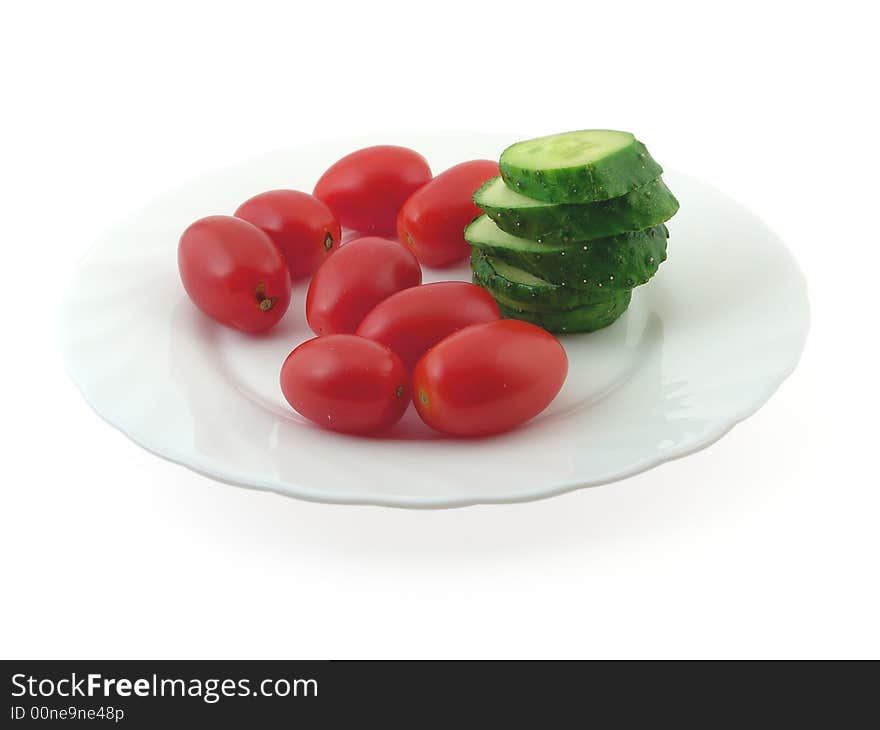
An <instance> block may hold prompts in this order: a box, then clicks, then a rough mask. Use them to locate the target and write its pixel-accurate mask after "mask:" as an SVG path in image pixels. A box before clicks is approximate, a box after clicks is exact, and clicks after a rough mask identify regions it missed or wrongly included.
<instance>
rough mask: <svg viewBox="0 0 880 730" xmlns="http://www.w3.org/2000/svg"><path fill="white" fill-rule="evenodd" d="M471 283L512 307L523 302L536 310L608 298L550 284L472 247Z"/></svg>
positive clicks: (566, 307)
mask: <svg viewBox="0 0 880 730" xmlns="http://www.w3.org/2000/svg"><path fill="white" fill-rule="evenodd" d="M471 269H473V272H474V283H475V284H478V285H480V286H481V287H483V288H484V289H486V290H488V291H489V293H490V294H492V296H493V297H495V299H496V300H497V301H498V302H499V303H504V304H508V305H509V306H511V307H518V306H524V307H526V308H527V309H531V310H534V311H536V312H554V311H558V310H560V309H575V308H576V307H583V306H586V305H588V304H594V303H596V302H598V301H603V300H605V299H608V296H609V295H608V293H607V292H604V291H602V290H601V289H599V290H596V291H586V292H584V291H577V290H576V289H570V288H568V287H565V286H559V285H558V284H553V283H551V282H549V281H546V280H545V279H542V278H540V277H538V276H535V275H534V274H530V273H529V272H528V271H523V270H522V269H518V268H516V267H515V266H511V265H510V264H508V263H507V262H505V261H501V260H500V259H496V258H494V257H492V256H489V255H487V254H486V253H485V252H483V251H482V250H481V249H479V248H474V249H473V251H471Z"/></svg>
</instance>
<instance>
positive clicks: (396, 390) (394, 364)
mask: <svg viewBox="0 0 880 730" xmlns="http://www.w3.org/2000/svg"><path fill="white" fill-rule="evenodd" d="M281 391H282V392H283V393H284V397H285V398H286V399H287V402H288V403H290V405H291V406H293V408H294V409H295V410H296V411H297V412H298V413H300V414H301V415H302V416H305V417H306V418H308V419H309V420H310V421H314V422H315V423H317V424H318V425H319V426H323V427H324V428H329V429H331V430H333V431H344V432H346V433H372V432H374V431H381V430H384V429H386V428H389V427H390V426H393V425H394V424H395V423H397V422H398V421H399V420H400V417H401V416H402V415H403V412H404V411H405V410H406V408H407V406H408V405H409V400H410V391H409V373H408V372H407V370H406V368H405V367H404V366H403V363H402V362H401V361H400V358H399V357H397V355H395V354H394V353H393V352H392V351H391V350H389V349H388V348H387V347H385V345H381V344H379V343H378V342H374V341H373V340H368V339H366V338H364V337H356V336H355V335H325V336H324V337H315V338H314V339H311V340H307V341H306V342H303V343H302V344H301V345H300V346H299V347H297V348H296V349H295V350H294V351H293V352H291V353H290V354H289V355H288V356H287V359H286V360H285V361H284V365H282V367H281Z"/></svg>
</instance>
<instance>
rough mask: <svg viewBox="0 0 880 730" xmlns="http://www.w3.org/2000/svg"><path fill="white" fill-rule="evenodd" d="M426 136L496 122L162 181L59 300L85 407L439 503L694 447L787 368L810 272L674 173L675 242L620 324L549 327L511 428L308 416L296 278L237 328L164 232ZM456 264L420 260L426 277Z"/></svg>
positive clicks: (745, 410)
mask: <svg viewBox="0 0 880 730" xmlns="http://www.w3.org/2000/svg"><path fill="white" fill-rule="evenodd" d="M389 141H390V142H393V143H396V144H406V145H410V146H412V147H414V148H416V149H419V150H420V151H422V152H423V153H424V154H425V155H426V156H427V157H428V159H429V161H430V162H431V165H432V167H433V169H435V170H438V171H439V170H442V169H445V168H446V167H448V166H450V165H452V164H454V163H456V162H460V161H462V160H466V159H470V158H474V157H485V158H490V159H493V158H497V157H498V155H499V153H500V151H501V150H502V149H503V148H504V147H505V146H506V145H507V144H509V143H510V142H511V141H512V140H511V138H508V137H504V138H501V137H497V136H478V135H468V136H463V135H462V136H456V135H445V136H435V137H403V138H401V137H399V136H397V137H395V139H393V140H348V141H343V142H338V143H332V144H323V145H319V146H312V147H308V148H303V149H299V150H294V151H290V152H285V153H279V154H274V155H271V156H267V157H265V158H263V159H259V160H255V161H252V162H250V163H247V164H244V165H241V166H238V167H236V168H233V169H227V170H223V171H221V172H217V173H214V174H211V175H208V176H206V177H205V178H203V179H200V180H197V181H195V182H193V183H191V184H189V185H186V186H185V187H183V188H181V189H179V190H177V191H176V192H174V193H172V194H169V195H167V196H165V197H163V198H161V199H159V200H157V201H156V202H154V203H153V204H152V205H150V206H149V207H147V208H146V209H145V210H143V211H142V212H141V213H140V214H139V215H137V216H136V217H134V218H133V219H132V220H130V221H129V222H128V223H127V224H126V225H124V226H122V227H121V228H118V229H116V230H114V231H113V232H112V233H110V234H109V235H108V236H107V237H106V238H104V239H103V240H102V241H101V242H100V243H98V244H97V245H96V246H95V247H94V249H93V250H92V251H91V252H90V253H89V254H88V256H87V257H86V258H85V260H84V261H83V263H82V265H81V268H80V269H79V271H78V273H77V275H76V279H75V281H74V284H73V287H72V290H71V292H70V296H69V297H68V301H67V304H66V306H65V309H64V311H63V314H62V317H63V323H62V338H63V350H64V355H65V359H66V364H67V368H68V371H69V372H70V374H71V376H72V378H73V379H74V381H75V382H76V383H77V385H78V386H79V387H80V389H81V390H82V392H83V394H84V395H85V397H86V399H87V400H88V402H89V403H90V404H91V406H92V407H93V408H94V409H95V411H96V412H97V413H98V414H99V415H101V416H102V417H103V418H105V419H106V420H107V421H109V422H110V423H111V424H112V425H114V426H115V427H117V428H118V429H120V430H121V431H122V432H124V433H125V434H127V435H128V436H129V437H130V438H131V439H133V440H134V441H135V442H137V443H138V444H140V445H141V446H143V447H144V448H146V449H148V450H150V451H152V452H153V453H155V454H158V455H159V456H162V457H164V458H166V459H170V460H172V461H175V462H177V463H179V464H183V465H185V466H187V467H189V468H191V469H194V470H195V471H198V472H200V473H202V474H205V475H207V476H210V477H213V478H215V479H218V480H221V481H224V482H229V483H232V484H237V485H241V486H244V487H253V488H257V489H269V490H273V491H276V492H279V493H281V494H285V495H289V496H292V497H300V498H303V499H310V500H319V501H324V502H344V503H358V504H381V505H391V506H397V507H453V506H462V505H469V504H475V503H484V502H513V501H521V500H529V499H537V498H539V497H547V496H550V495H553V494H558V493H560V492H564V491H567V490H571V489H575V488H578V487H586V486H591V485H596V484H602V483H606V482H610V481H614V480H617V479H622V478H624V477H627V476H631V475H633V474H636V473H638V472H640V471H643V470H645V469H648V468H650V467H653V466H656V465H658V464H661V463H663V462H664V461H668V460H670V459H674V458H677V457H680V456H683V455H686V454H689V453H692V452H694V451H696V450H698V449H701V448H703V447H705V446H707V445H709V444H711V443H712V442H714V441H715V440H717V439H718V438H719V437H721V436H722V435H723V434H724V433H726V432H727V431H728V430H729V429H730V428H731V427H732V426H733V425H734V424H735V423H737V422H738V421H740V420H742V419H743V418H746V417H747V416H749V415H750V414H752V413H754V412H755V411H756V410H757V409H758V408H759V407H760V406H761V405H762V404H763V403H764V402H765V401H766V400H767V399H768V398H769V397H770V395H771V394H772V393H773V392H774V391H775V390H776V388H777V387H778V386H779V384H780V383H781V382H782V381H783V379H784V378H785V377H786V376H787V375H788V374H789V373H791V371H792V370H793V369H794V367H795V365H796V363H797V361H798V358H799V356H800V353H801V350H802V349H803V345H804V341H805V338H806V334H807V329H808V325H809V311H808V304H807V293H806V285H805V282H804V278H803V276H802V275H801V273H800V271H799V269H798V266H797V264H796V263H795V261H794V260H793V258H792V256H791V254H790V253H789V252H788V251H787V250H786V248H785V246H784V245H783V244H782V243H781V242H780V241H779V239H778V238H777V237H776V236H775V235H774V234H773V233H771V232H770V231H769V230H768V229H767V228H766V227H765V226H764V225H763V224H762V223H761V222H760V221H759V220H758V219H757V218H756V217H755V216H754V215H752V214H751V213H749V212H748V211H747V210H745V209H744V208H742V207H741V206H740V205H738V204H736V203H734V202H733V201H731V200H730V199H728V198H726V197H725V196H724V195H722V194H721V193H719V192H717V191H716V190H714V189H713V188H711V187H709V186H708V185H706V184H704V183H701V182H698V181H696V180H694V179H692V178H689V177H686V176H683V175H679V174H674V173H668V174H667V175H666V176H665V177H666V180H667V182H668V184H669V186H670V187H671V189H672V190H673V191H674V192H675V194H676V195H677V196H678V198H679V200H680V201H681V211H680V212H679V214H678V215H677V216H676V217H675V218H674V219H673V220H672V221H671V223H670V225H669V228H670V231H671V236H670V240H669V260H668V261H667V262H666V263H665V264H663V266H661V267H660V271H659V273H658V275H657V276H656V277H655V278H654V279H653V280H652V281H651V282H650V283H648V284H647V285H646V286H643V287H640V288H638V289H637V290H636V291H635V293H634V296H633V301H632V305H631V306H630V309H629V311H628V312H627V313H626V314H625V315H624V316H623V317H622V318H621V319H620V320H619V321H618V322H617V323H615V324H614V325H612V326H611V327H609V328H607V329H605V330H602V331H600V332H597V333H594V334H588V335H575V336H568V337H566V338H564V339H563V343H564V345H565V349H566V351H567V352H568V356H569V358H570V369H569V376H568V381H567V382H566V384H565V387H564V388H563V390H562V392H561V393H560V395H559V396H558V398H557V399H556V401H554V403H553V404H552V405H551V406H550V408H549V409H547V410H546V411H545V412H544V413H542V414H541V415H540V416H538V417H537V418H535V419H534V420H533V421H532V422H530V423H529V424H527V425H525V426H524V427H521V428H519V429H517V430H515V431H513V432H511V433H507V434H504V435H501V436H497V437H493V438H488V439H479V440H456V439H450V438H445V437H442V436H440V435H438V434H436V433H433V432H431V431H429V430H428V429H427V427H426V426H424V425H423V424H422V423H421V422H420V421H419V420H418V417H417V416H416V415H415V413H414V410H413V409H412V408H410V410H409V411H408V412H407V415H406V416H405V417H404V420H403V421H402V422H401V423H400V424H399V425H398V426H397V427H396V428H395V429H394V431H393V432H392V434H391V437H388V438H381V439H379V438H354V437H348V436H343V435H340V434H337V433H332V432H329V431H325V430H322V429H320V428H318V427H315V426H313V425H311V424H310V423H308V422H305V421H304V420H303V419H302V418H300V417H299V416H298V414H296V413H294V412H293V411H292V410H291V409H290V408H289V407H288V406H287V405H286V403H285V401H284V399H283V398H282V395H281V390H280V387H279V385H278V370H279V367H280V365H281V363H282V361H283V360H284V357H285V356H286V355H287V353H288V352H289V351H290V350H291V349H292V348H293V347H294V346H295V345H297V344H298V343H299V342H301V341H302V340H304V339H306V338H308V337H310V336H311V333H310V331H309V330H308V328H307V326H306V322H305V315H304V312H303V302H304V299H305V287H303V286H297V287H295V290H294V299H293V303H292V305H291V308H290V310H289V311H288V313H287V315H286V317H285V318H284V320H282V322H281V324H280V325H279V326H278V327H277V328H276V329H275V330H274V331H272V332H271V333H269V334H268V335H265V336H261V337H249V336H245V335H241V334H238V333H236V332H232V331H229V330H227V329H225V328H223V327H221V326H219V325H216V324H214V323H213V322H211V321H209V320H208V319H207V318H205V317H204V316H202V315H201V314H200V313H199V312H197V311H196V310H195V308H194V307H193V306H192V305H191V304H190V302H189V301H188V300H187V298H186V296H185V295H184V293H183V289H182V287H181V285H180V280H179V278H178V274H177V265H176V247H177V240H178V237H179V235H180V232H181V231H182V230H183V229H184V228H185V227H186V226H187V225H188V224H189V223H190V222H191V221H193V220H194V219H196V218H199V217H201V216H204V215H209V214H213V213H229V212H231V211H232V210H234V209H235V207H236V206H237V205H238V203H240V202H241V201H242V200H244V199H245V198H247V197H249V196H251V195H253V194H255V193H257V192H260V191H262V190H267V189H271V188H279V187H292V188H299V189H302V190H311V188H312V185H313V183H314V181H315V180H316V179H317V177H318V176H319V175H320V173H321V172H322V171H323V170H324V169H325V168H326V167H327V166H328V165H329V164H330V163H331V162H333V161H334V160H336V159H337V158H338V157H340V156H341V155H343V154H345V153H347V152H349V151H351V150H352V149H355V148H357V147H359V146H363V145H365V144H369V143H381V142H389ZM468 274H469V272H468V270H467V269H466V267H464V266H460V267H458V268H456V269H452V270H445V271H439V270H426V271H425V280H426V281H439V280H443V279H467V278H469V277H468Z"/></svg>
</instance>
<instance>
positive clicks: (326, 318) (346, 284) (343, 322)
mask: <svg viewBox="0 0 880 730" xmlns="http://www.w3.org/2000/svg"><path fill="white" fill-rule="evenodd" d="M421 282H422V270H421V268H420V267H419V262H418V260H417V259H416V257H415V256H414V255H413V253H412V251H410V250H409V249H407V248H406V247H405V246H404V245H403V244H400V243H398V242H397V241H389V240H388V239H387V238H377V237H375V236H367V237H365V238H357V239H355V240H354V241H349V242H348V243H346V244H345V245H344V246H342V247H340V249H339V250H338V251H337V252H336V253H335V254H333V255H332V256H331V257H330V258H329V259H327V260H326V261H325V262H324V264H323V265H322V266H321V268H320V269H318V270H317V271H316V272H315V275H314V277H312V283H311V284H310V285H309V293H308V295H307V296H306V318H307V319H308V321H309V327H311V328H312V330H313V331H314V332H315V334H318V335H329V334H334V333H348V334H351V333H353V332H354V331H355V330H356V329H357V328H358V325H359V324H360V323H361V320H362V319H363V318H364V316H365V315H366V314H367V312H369V311H370V310H371V309H372V308H373V307H375V306H376V305H377V304H378V303H379V302H381V301H382V300H383V299H385V298H386V297H389V296H391V295H392V294H394V292H398V291H400V290H401V289H406V288H408V287H411V286H417V285H418V284H420V283H421Z"/></svg>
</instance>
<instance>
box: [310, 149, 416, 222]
mask: <svg viewBox="0 0 880 730" xmlns="http://www.w3.org/2000/svg"><path fill="white" fill-rule="evenodd" d="M430 179H431V168H430V167H428V163H427V161H426V160H425V158H424V157H422V156H421V155H420V154H419V153H418V152H416V151H414V150H411V149H408V148H407V147H394V146H392V145H379V146H376V147H366V148H364V149H362V150H358V151H357V152H352V153H351V154H350V155H346V156H345V157H343V158H342V159H341V160H339V161H338V162H336V163H335V164H333V165H332V166H331V167H330V168H329V169H328V170H327V172H325V173H324V174H323V175H321V179H320V180H318V184H317V185H315V197H316V198H320V199H321V200H323V201H324V202H325V203H326V204H327V205H328V206H329V208H330V210H332V211H333V215H335V216H336V219H337V220H338V221H339V222H340V223H341V224H342V225H343V226H345V227H346V228H353V229H354V230H356V231H360V232H361V233H374V234H378V235H386V236H387V235H394V233H395V231H396V226H397V213H398V211H399V210H400V208H401V206H402V205H403V204H404V202H405V201H406V199H407V198H408V197H409V196H410V195H412V194H413V193H414V192H415V191H416V190H418V189H419V188H420V187H421V186H422V185H424V184H425V183H426V182H428V180H430Z"/></svg>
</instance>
